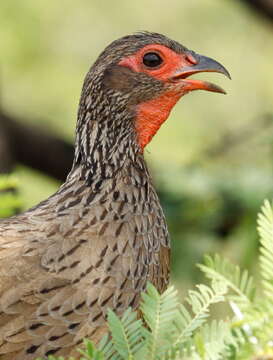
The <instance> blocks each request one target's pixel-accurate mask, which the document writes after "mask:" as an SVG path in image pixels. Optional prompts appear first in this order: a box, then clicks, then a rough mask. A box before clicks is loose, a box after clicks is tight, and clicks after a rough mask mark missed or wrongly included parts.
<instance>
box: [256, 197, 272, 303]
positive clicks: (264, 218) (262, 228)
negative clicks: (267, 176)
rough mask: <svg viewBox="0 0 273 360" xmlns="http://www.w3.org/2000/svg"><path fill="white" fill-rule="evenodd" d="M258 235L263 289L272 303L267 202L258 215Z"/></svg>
mask: <svg viewBox="0 0 273 360" xmlns="http://www.w3.org/2000/svg"><path fill="white" fill-rule="evenodd" d="M258 231H259V235H260V242H261V245H262V246H261V247H260V253H261V255H260V266H261V275H262V278H263V281H262V283H263V288H264V292H265V294H266V296H267V298H268V299H270V301H271V302H272V303H273V261H272V259H273V210H272V207H271V205H270V203H269V201H267V200H266V201H265V202H264V205H263V206H262V211H261V213H260V214H259V215H258Z"/></svg>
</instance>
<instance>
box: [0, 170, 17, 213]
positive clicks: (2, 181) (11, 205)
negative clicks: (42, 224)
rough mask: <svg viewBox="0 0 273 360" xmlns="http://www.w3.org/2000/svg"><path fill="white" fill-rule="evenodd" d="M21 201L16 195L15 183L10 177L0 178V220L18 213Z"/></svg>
mask: <svg viewBox="0 0 273 360" xmlns="http://www.w3.org/2000/svg"><path fill="white" fill-rule="evenodd" d="M21 206H22V201H21V199H20V196H19V195H18V193H17V181H16V180H15V179H14V178H13V177H11V176H0V218H5V217H9V216H12V215H14V214H16V213H18V212H19V211H20V209H21Z"/></svg>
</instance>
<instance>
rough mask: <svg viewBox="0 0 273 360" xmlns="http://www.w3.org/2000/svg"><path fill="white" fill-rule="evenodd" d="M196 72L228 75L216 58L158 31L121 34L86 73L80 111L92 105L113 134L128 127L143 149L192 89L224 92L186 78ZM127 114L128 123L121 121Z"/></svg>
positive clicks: (210, 85) (214, 86) (203, 82)
mask: <svg viewBox="0 0 273 360" xmlns="http://www.w3.org/2000/svg"><path fill="white" fill-rule="evenodd" d="M199 72H218V73H222V74H224V75H226V76H227V77H229V78H230V75H229V73H228V71H227V70H226V69H225V68H224V67H223V66H222V65H221V64H220V63H218V62H217V61H215V60H213V59H211V58H209V57H206V56H202V55H199V54H197V53H195V52H193V51H191V50H188V49H187V48H186V47H184V46H182V45H181V44H179V43H178V42H176V41H173V40H171V39H169V38H167V37H166V36H163V35H161V34H157V33H148V32H143V33H137V34H133V35H128V36H125V37H122V38H121V39H118V40H116V41H114V42H113V43H111V44H110V45H109V46H107V47H106V49H105V50H104V51H103V52H102V54H101V55H100V56H99V57H98V59H97V61H96V62H95V64H94V65H93V66H92V68H91V69H90V71H89V73H88V74H87V77H86V80H85V84H84V87H83V95H82V101H81V107H80V113H81V108H84V109H88V110H90V109H91V110H92V109H95V110H94V111H95V113H96V115H95V117H96V119H99V117H100V114H103V115H102V116H101V117H102V119H106V118H108V120H110V122H108V128H109V126H110V127H111V129H112V130H113V131H112V134H113V133H114V131H118V132H119V133H122V130H121V129H122V128H124V127H126V126H127V127H128V126H129V127H130V128H131V130H132V131H131V133H133V134H134V135H135V139H136V143H137V145H138V147H139V149H140V151H143V149H144V147H145V146H146V145H147V144H148V143H149V142H150V141H151V139H152V137H153V136H154V135H155V133H156V132H157V130H158V129H159V127H160V126H161V124H162V123H163V122H164V121H165V120H166V119H167V118H168V116H169V113H170V111H171V110H172V108H173V107H174V105H175V104H176V102H177V101H178V100H179V99H180V98H181V97H182V96H184V95H185V94H187V93H189V92H190V91H193V90H207V91H212V92H218V93H225V92H224V90H223V89H221V88H220V87H219V86H217V85H214V84H212V83H209V82H207V81H201V80H196V79H191V78H189V76H190V75H193V74H196V73H199ZM106 107H108V108H107V111H104V110H105V108H106ZM103 111H104V113H103ZM125 113H126V117H127V119H129V118H130V121H129V124H125V120H124V117H125V116H124V114H125ZM90 117H91V118H92V117H94V116H93V115H92V116H90V115H89V118H90ZM93 120H94V119H93ZM101 121H104V120H101ZM122 122H123V123H122ZM109 124H110V125H109ZM101 127H102V125H101ZM116 134H117V132H116ZM109 136H110V135H109ZM110 137H111V136H110ZM117 137H118V136H117ZM118 145H119V144H118Z"/></svg>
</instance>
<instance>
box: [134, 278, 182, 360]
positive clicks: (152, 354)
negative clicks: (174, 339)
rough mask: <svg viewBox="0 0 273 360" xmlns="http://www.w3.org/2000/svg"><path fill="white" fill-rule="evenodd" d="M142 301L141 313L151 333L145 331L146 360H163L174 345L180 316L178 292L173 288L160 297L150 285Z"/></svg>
mask: <svg viewBox="0 0 273 360" xmlns="http://www.w3.org/2000/svg"><path fill="white" fill-rule="evenodd" d="M142 299H143V302H142V304H141V311H142V313H143V317H144V320H145V322H146V323H147V325H148V327H149V331H144V338H145V343H146V346H147V353H146V358H147V359H149V360H155V359H162V358H163V355H164V354H166V353H167V352H168V351H169V350H170V348H171V345H172V344H171V334H172V332H173V330H174V320H175V318H176V316H177V314H178V311H177V306H178V299H177V291H176V290H174V288H173V287H172V286H171V287H169V288H168V289H167V290H166V291H165V292H164V293H163V294H161V295H160V294H159V293H158V291H157V290H156V289H155V287H154V286H152V285H151V284H148V286H147V292H146V293H143V294H142Z"/></svg>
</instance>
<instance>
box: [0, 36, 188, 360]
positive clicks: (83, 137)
mask: <svg viewBox="0 0 273 360" xmlns="http://www.w3.org/2000/svg"><path fill="white" fill-rule="evenodd" d="M149 43H159V44H164V45H165V46H169V47H170V48H173V49H174V50H175V51H177V52H179V51H181V52H182V51H184V50H185V48H183V47H182V46H181V45H179V44H178V43H176V42H174V41H172V40H169V39H167V38H165V37H164V36H162V35H158V34H149V33H141V34H136V35H132V36H127V37H124V38H122V39H120V40H117V41H115V42H114V43H112V44H111V45H110V46H108V47H107V48H106V50H105V51H104V52H103V53H102V54H101V55H100V57H99V58H98V60H97V61H96V63H95V64H94V65H93V67H92V68H91V69H90V71H89V73H88V74H87V77H86V79H85V82H84V86H83V91H82V96H81V101H80V106H79V113H78V122H77V131H76V147H75V160H74V164H73V167H72V170H71V172H70V174H69V175H68V178H67V181H66V182H65V183H64V184H63V185H62V186H61V187H60V189H59V190H58V191H57V192H56V193H55V194H54V195H52V196H51V197H50V198H48V199H47V200H46V201H44V202H42V203H40V204H39V205H38V206H36V207H34V208H32V209H30V210H28V211H27V212H25V213H23V214H21V215H18V216H16V217H12V218H10V219H7V220H4V221H1V223H0V359H1V360H2V359H3V360H27V359H28V360H33V359H35V358H37V357H45V356H47V355H50V354H54V355H56V356H57V355H63V356H67V355H71V354H73V355H74V356H76V357H79V354H78V353H77V352H76V351H75V348H76V347H77V346H79V345H80V343H81V341H82V339H83V338H90V339H92V340H94V341H98V340H99V339H100V338H101V336H102V334H103V333H105V331H106V325H105V317H106V312H107V309H108V308H109V307H110V308H112V309H114V310H115V311H116V312H117V313H118V314H121V313H122V312H123V311H124V310H125V309H126V308H128V306H132V307H133V308H134V309H137V308H138V305H139V297H140V293H141V291H143V290H144V289H145V287H146V284H147V281H151V282H152V283H153V284H154V285H155V286H156V287H157V289H158V290H159V291H163V290H164V289H165V288H166V286H167V284H168V280H169V252H170V243H169V236H168V231H167V227H166V223H165V219H164V215H163V212H162V209H161V206H160V204H159V200H158V197H157V194H156V192H155V190H154V187H153V185H152V182H151V178H150V175H149V172H148V170H147V167H146V165H145V162H144V158H143V153H142V151H141V149H140V147H139V144H138V142H137V139H136V134H135V129H134V126H133V121H134V117H135V112H134V105H135V104H138V103H140V102H142V101H144V100H148V99H150V98H152V97H153V96H154V94H156V93H157V94H158V93H160V92H161V91H162V84H161V82H160V81H158V80H156V79H151V78H150V77H149V76H148V75H146V74H137V75H135V74H132V71H129V70H128V69H126V68H123V69H121V67H117V66H116V64H117V62H118V61H119V60H120V59H121V58H122V57H123V56H127V55H130V54H133V53H134V52H135V51H136V50H137V49H139V48H140V47H142V46H144V45H145V44H149ZM56 156H58V154H56Z"/></svg>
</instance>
